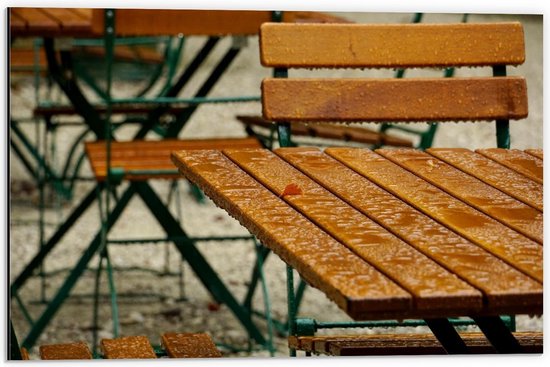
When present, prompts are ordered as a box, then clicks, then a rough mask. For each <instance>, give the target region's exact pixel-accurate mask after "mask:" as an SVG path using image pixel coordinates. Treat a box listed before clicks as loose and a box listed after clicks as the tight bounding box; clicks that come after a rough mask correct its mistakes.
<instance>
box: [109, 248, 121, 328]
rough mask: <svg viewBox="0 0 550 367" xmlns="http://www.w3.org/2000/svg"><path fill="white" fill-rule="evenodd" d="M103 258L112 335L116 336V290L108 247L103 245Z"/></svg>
mask: <svg viewBox="0 0 550 367" xmlns="http://www.w3.org/2000/svg"><path fill="white" fill-rule="evenodd" d="M105 259H106V260H107V264H106V265H107V281H108V282H109V294H110V295H111V319H112V320H113V336H114V337H115V338H118V337H119V335H120V321H119V316H118V315H119V312H118V303H117V291H116V285H115V279H114V277H113V266H112V264H111V257H110V256H109V251H108V248H107V247H105Z"/></svg>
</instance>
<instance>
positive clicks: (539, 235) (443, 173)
mask: <svg viewBox="0 0 550 367" xmlns="http://www.w3.org/2000/svg"><path fill="white" fill-rule="evenodd" d="M376 152H377V153H378V154H380V155H382V156H383V157H385V158H387V159H389V160H391V161H392V162H394V163H396V164H398V165H400V166H401V167H403V168H405V169H407V170H409V171H410V172H412V173H414V174H415V175H417V176H418V177H421V178H422V179H424V180H426V181H428V182H429V183H431V184H432V185H434V186H437V187H439V188H440V189H441V190H443V191H445V192H447V193H448V194H450V195H452V196H454V197H456V198H458V199H460V200H461V201H463V202H465V203H467V204H469V205H471V206H472V207H474V208H476V209H478V210H480V211H482V212H483V213H485V214H487V215H489V216H490V217H492V218H494V219H496V220H498V221H499V222H501V223H503V224H505V225H507V226H508V227H510V228H513V229H514V230H516V231H518V232H519V233H521V234H523V235H524V236H527V237H529V238H530V239H532V240H533V241H536V242H538V243H540V244H542V242H543V232H542V220H543V218H542V213H541V212H540V211H539V210H536V209H534V208H532V207H530V206H529V205H527V204H524V203H522V202H521V201H518V200H516V199H514V198H512V197H511V196H509V195H506V194H505V193H503V192H502V191H500V190H498V189H495V188H494V187H492V186H490V185H488V184H486V183H484V182H483V181H480V180H478V179H477V178H475V177H473V176H470V175H468V174H466V173H464V172H462V171H460V170H458V169H456V168H454V167H453V166H451V165H449V164H447V163H445V162H443V161H440V160H439V159H437V158H434V157H433V156H431V155H429V154H427V153H424V152H422V151H420V150H416V149H378V150H376Z"/></svg>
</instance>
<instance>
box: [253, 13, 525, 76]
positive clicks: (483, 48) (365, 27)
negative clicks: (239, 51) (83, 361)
mask: <svg viewBox="0 0 550 367" xmlns="http://www.w3.org/2000/svg"><path fill="white" fill-rule="evenodd" d="M524 48H525V45H524V36H523V27H522V26H521V24H520V23H519V22H515V23H492V24H342V25H340V24H338V25H336V24H328V25H322V26H321V25H315V24H277V23H267V24H263V25H262V28H261V32H260V58H261V62H262V65H264V66H270V67H303V68H314V67H375V68H379V67H391V68H393V67H431V66H467V65H469V66H482V65H494V64H513V65H518V64H521V63H523V62H524V61H525V51H524Z"/></svg>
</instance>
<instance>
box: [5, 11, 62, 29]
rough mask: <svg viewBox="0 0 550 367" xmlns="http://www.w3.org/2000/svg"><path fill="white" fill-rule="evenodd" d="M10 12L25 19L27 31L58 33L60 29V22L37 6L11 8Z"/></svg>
mask: <svg viewBox="0 0 550 367" xmlns="http://www.w3.org/2000/svg"><path fill="white" fill-rule="evenodd" d="M10 12H13V13H14V14H15V15H17V16H18V17H19V18H21V19H23V20H24V21H25V28H26V29H27V30H28V31H31V32H36V33H38V32H45V33H58V32H59V31H60V30H61V24H60V23H59V22H58V21H56V20H55V19H54V18H52V17H50V16H49V15H48V14H47V13H45V12H43V11H42V10H41V9H39V8H11V9H10Z"/></svg>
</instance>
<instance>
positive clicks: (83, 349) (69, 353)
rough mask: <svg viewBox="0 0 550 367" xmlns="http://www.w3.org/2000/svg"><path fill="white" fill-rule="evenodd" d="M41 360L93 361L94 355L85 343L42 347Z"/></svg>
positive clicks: (40, 350) (40, 349) (40, 351)
mask: <svg viewBox="0 0 550 367" xmlns="http://www.w3.org/2000/svg"><path fill="white" fill-rule="evenodd" d="M39 353H40V359H45V360H58V359H92V353H91V352H90V349H89V348H88V345H87V344H86V343H84V342H76V343H67V344H50V345H41V346H40V348H39Z"/></svg>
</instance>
